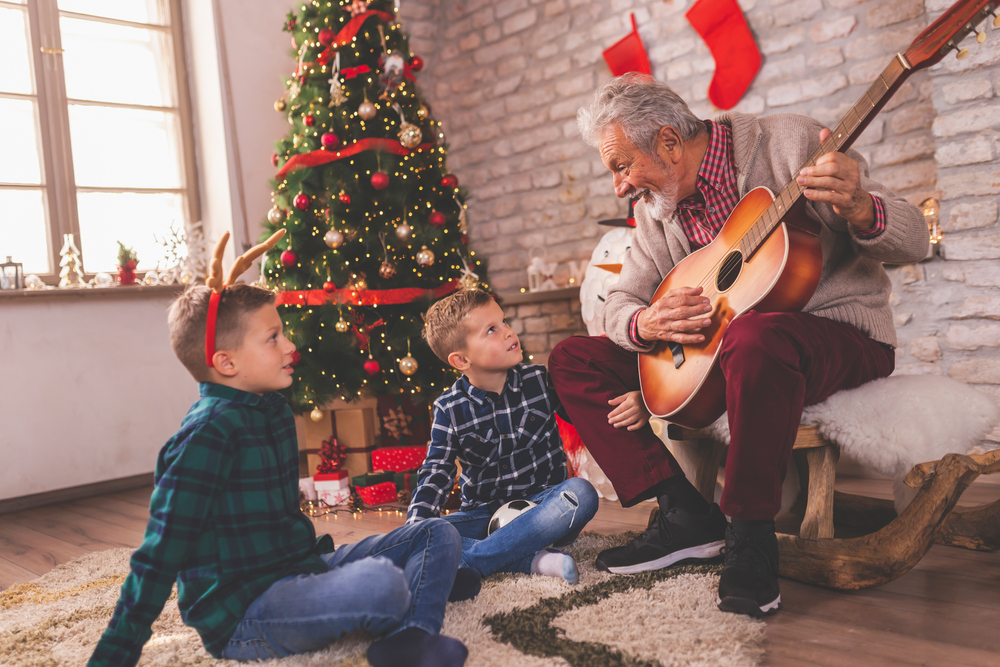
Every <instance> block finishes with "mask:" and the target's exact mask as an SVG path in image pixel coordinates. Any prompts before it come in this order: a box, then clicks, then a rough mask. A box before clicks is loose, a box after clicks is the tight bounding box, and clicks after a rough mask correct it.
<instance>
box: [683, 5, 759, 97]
mask: <svg viewBox="0 0 1000 667" xmlns="http://www.w3.org/2000/svg"><path fill="white" fill-rule="evenodd" d="M685 16H686V17H687V20H688V22H690V23H691V26H692V27H693V28H694V29H695V30H696V31H697V32H698V34H699V35H701V38H702V39H703V40H705V43H706V44H708V48H709V49H710V50H711V51H712V58H714V59H715V74H714V75H713V76H712V83H711V84H710V85H709V87H708V99H710V100H711V101H712V104H714V105H715V106H717V107H718V108H720V109H731V108H733V107H734V106H736V103H737V102H739V101H740V98H741V97H743V93H745V92H746V91H747V88H749V87H750V82H751V81H753V78H754V77H755V76H757V72H758V70H760V51H759V50H758V49H757V44H756V43H755V42H754V41H753V35H752V34H750V27H749V26H748V25H747V21H746V19H745V18H743V12H742V11H741V10H740V6H739V5H738V4H737V3H736V0H698V1H697V2H695V3H694V5H693V6H692V7H691V9H689V10H688V11H687V14H685Z"/></svg>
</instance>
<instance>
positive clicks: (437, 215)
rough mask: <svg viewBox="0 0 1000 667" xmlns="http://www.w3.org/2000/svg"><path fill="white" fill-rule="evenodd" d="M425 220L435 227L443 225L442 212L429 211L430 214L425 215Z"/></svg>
mask: <svg viewBox="0 0 1000 667" xmlns="http://www.w3.org/2000/svg"><path fill="white" fill-rule="evenodd" d="M427 222H429V223H431V224H432V225H434V226H435V227H444V223H445V217H444V213H442V212H441V211H431V214H430V215H429V216H427Z"/></svg>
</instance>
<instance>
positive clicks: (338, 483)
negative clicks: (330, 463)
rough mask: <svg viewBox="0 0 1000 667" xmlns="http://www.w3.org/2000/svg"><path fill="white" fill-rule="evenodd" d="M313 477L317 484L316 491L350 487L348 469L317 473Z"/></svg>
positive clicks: (314, 482)
mask: <svg viewBox="0 0 1000 667" xmlns="http://www.w3.org/2000/svg"><path fill="white" fill-rule="evenodd" d="M312 478H313V484H314V485H315V486H316V493H321V492H322V491H340V490H341V489H346V488H348V487H349V483H348V480H347V471H346V470H338V471H336V472H328V473H316V474H315V475H313V477H312Z"/></svg>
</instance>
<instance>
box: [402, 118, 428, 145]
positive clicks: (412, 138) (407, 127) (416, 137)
mask: <svg viewBox="0 0 1000 667" xmlns="http://www.w3.org/2000/svg"><path fill="white" fill-rule="evenodd" d="M423 138H424V133H423V132H421V131H420V128H419V127H417V126H416V125H414V124H413V123H407V122H406V121H403V122H402V123H400V124H399V143H401V144H403V146H405V147H406V148H416V147H417V146H419V145H420V140H421V139H423Z"/></svg>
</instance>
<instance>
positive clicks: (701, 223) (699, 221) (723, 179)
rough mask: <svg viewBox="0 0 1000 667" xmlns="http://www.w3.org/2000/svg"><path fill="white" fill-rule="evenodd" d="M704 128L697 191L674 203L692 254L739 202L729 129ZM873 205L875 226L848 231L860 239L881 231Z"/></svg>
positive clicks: (635, 331) (635, 323)
mask: <svg viewBox="0 0 1000 667" xmlns="http://www.w3.org/2000/svg"><path fill="white" fill-rule="evenodd" d="M705 126H706V127H707V128H708V148H706V149H705V157H704V158H703V159H702V161H701V168H700V169H698V176H697V178H696V179H695V188H696V190H697V192H696V193H695V194H693V195H691V196H690V197H686V198H684V199H682V200H681V201H679V202H677V220H678V221H679V222H680V226H681V229H682V230H683V231H684V236H686V237H687V239H688V242H689V243H690V244H691V250H692V252H693V251H695V250H699V249H701V248H704V247H705V246H707V245H708V244H709V243H711V242H712V239H714V238H715V237H716V236H718V235H719V232H720V231H721V230H722V227H723V225H725V224H726V220H728V219H729V214H730V213H732V212H733V209H734V208H736V204H738V203H739V201H740V193H739V190H738V189H737V187H736V169H734V168H733V138H732V130H730V129H729V127H728V126H727V125H724V124H722V123H713V122H712V121H710V120H706V121H705ZM871 198H872V203H873V204H874V206H875V225H874V226H873V227H872V228H871V229H867V230H852V233H854V234H855V235H857V236H858V238H862V239H872V238H875V237H876V236H878V235H879V234H881V233H882V232H884V231H885V204H883V203H882V200H881V199H879V198H878V197H876V196H875V195H871ZM643 310H644V309H643V308H640V309H639V310H637V311H635V313H633V314H632V320H631V321H630V323H629V338H630V339H632V342H633V343H635V344H636V345H639V346H642V347H647V346H652V343H649V342H647V341H645V340H643V339H642V337H641V336H639V313H641V312H642V311H643Z"/></svg>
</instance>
